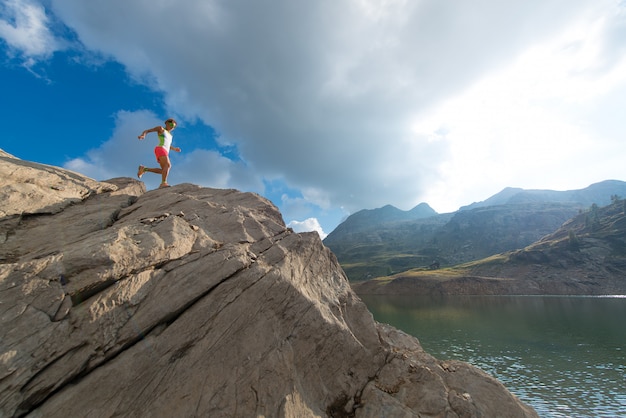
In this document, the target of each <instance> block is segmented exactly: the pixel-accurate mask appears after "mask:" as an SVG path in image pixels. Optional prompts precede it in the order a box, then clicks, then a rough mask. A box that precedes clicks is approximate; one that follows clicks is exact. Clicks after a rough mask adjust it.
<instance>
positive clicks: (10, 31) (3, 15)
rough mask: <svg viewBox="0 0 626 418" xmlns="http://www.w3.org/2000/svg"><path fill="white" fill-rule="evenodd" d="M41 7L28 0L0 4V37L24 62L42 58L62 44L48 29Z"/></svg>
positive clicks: (47, 17) (47, 20) (48, 25)
mask: <svg viewBox="0 0 626 418" xmlns="http://www.w3.org/2000/svg"><path fill="white" fill-rule="evenodd" d="M50 27H51V20H50V18H49V16H48V15H47V14H46V10H45V9H44V7H43V6H42V5H41V4H39V3H38V2H36V1H32V0H7V1H5V2H3V4H2V5H0V38H2V39H4V41H5V42H6V44H7V45H8V46H9V48H10V51H11V52H12V53H13V54H17V55H21V56H22V57H23V58H24V63H25V65H26V66H32V65H34V63H35V62H36V61H37V60H38V59H45V58H47V57H49V56H50V55H52V53H54V52H55V51H57V50H58V49H60V48H61V47H62V44H63V42H62V41H59V40H58V39H57V38H56V37H55V36H54V34H53V32H52V31H51V28H50Z"/></svg>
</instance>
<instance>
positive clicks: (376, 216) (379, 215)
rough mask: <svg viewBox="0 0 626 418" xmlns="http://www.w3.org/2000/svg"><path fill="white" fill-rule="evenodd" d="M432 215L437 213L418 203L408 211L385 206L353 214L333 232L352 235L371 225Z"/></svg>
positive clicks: (426, 205)
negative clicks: (343, 232) (344, 232)
mask: <svg viewBox="0 0 626 418" xmlns="http://www.w3.org/2000/svg"><path fill="white" fill-rule="evenodd" d="M434 215H437V212H435V210H434V209H433V208H431V207H430V206H429V205H428V204H427V203H420V204H419V205H417V206H415V207H414V208H413V209H411V210H408V211H404V210H400V209H398V208H396V207H395V206H392V205H386V206H383V207H382V208H378V209H363V210H360V211H358V212H355V213H353V214H352V215H350V216H348V218H347V219H346V220H345V221H343V222H342V223H341V224H340V225H338V226H337V228H336V229H335V230H334V231H333V232H335V231H337V230H338V233H341V232H342V231H344V230H345V231H346V232H347V233H353V232H358V231H363V230H369V229H371V227H372V225H382V224H387V223H394V222H401V221H411V220H415V219H423V218H428V217H431V216H434Z"/></svg>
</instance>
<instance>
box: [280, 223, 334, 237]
mask: <svg viewBox="0 0 626 418" xmlns="http://www.w3.org/2000/svg"><path fill="white" fill-rule="evenodd" d="M287 226H288V227H289V228H292V229H293V230H294V231H295V232H309V231H314V232H317V233H318V234H319V235H320V238H321V239H324V238H326V236H327V235H328V234H327V233H325V232H324V230H323V229H322V226H321V225H320V223H319V221H318V220H317V219H315V218H309V219H305V220H304V221H302V222H300V221H291V222H289V223H288V224H287Z"/></svg>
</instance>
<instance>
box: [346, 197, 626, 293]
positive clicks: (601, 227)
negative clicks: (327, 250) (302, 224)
mask: <svg viewBox="0 0 626 418" xmlns="http://www.w3.org/2000/svg"><path fill="white" fill-rule="evenodd" d="M353 288H354V289H355V290H356V291H357V292H358V293H362V294H367V293H383V294H507V295H509V294H558V295H607V294H608V295H611V294H626V200H621V199H615V200H614V202H613V203H612V204H611V205H608V206H605V207H598V206H597V205H593V206H592V207H591V208H590V209H589V210H587V211H585V212H583V213H581V214H579V215H577V216H575V217H574V218H572V219H570V220H569V221H567V222H566V223H564V224H563V225H562V226H561V227H560V228H559V229H558V230H556V231H555V232H553V233H551V234H549V235H547V236H545V237H543V238H542V239H540V240H539V241H537V242H535V243H533V244H531V245H529V246H527V247H525V248H523V249H520V250H515V251H510V252H506V253H503V254H499V255H495V256H492V257H489V258H486V259H483V260H478V261H475V262H471V263H466V264H462V265H459V266H455V267H451V268H448V269H443V270H441V271H438V272H427V271H423V270H421V271H418V270H414V271H407V272H404V273H401V274H398V275H395V276H392V277H388V278H381V279H379V280H371V281H369V282H363V283H357V284H353Z"/></svg>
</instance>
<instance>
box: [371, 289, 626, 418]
mask: <svg viewBox="0 0 626 418" xmlns="http://www.w3.org/2000/svg"><path fill="white" fill-rule="evenodd" d="M363 300H364V302H365V303H366V304H367V305H368V307H369V309H370V311H371V312H372V313H373V314H374V317H375V318H376V320H377V321H379V322H385V323H389V324H391V325H393V326H395V327H397V328H399V329H402V330H404V331H405V332H407V333H409V334H411V335H414V336H416V337H417V338H418V339H419V340H420V343H421V344H422V346H423V347H424V349H425V350H426V351H428V352H429V353H431V354H433V355H434V356H435V357H437V358H440V359H458V360H463V361H467V362H469V363H472V364H473V365H475V366H477V367H480V368H481V369H483V370H485V371H486V372H488V373H490V374H492V375H493V376H495V377H497V378H498V379H499V380H500V381H502V382H503V383H504V384H505V385H506V386H507V388H509V390H510V391H511V392H513V393H515V394H516V395H517V396H518V397H519V398H520V399H522V400H523V401H524V402H526V403H528V404H530V405H532V406H533V407H534V408H535V409H536V410H537V412H538V413H539V415H540V416H542V417H615V416H626V353H625V348H626V332H625V331H626V326H625V325H624V321H625V320H626V298H624V297H556V296H555V297H550V296H542V297H538V296H455V297H441V298H439V299H432V298H430V299H428V298H421V297H420V298H417V297H407V296H394V297H390V296H364V297H363Z"/></svg>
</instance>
